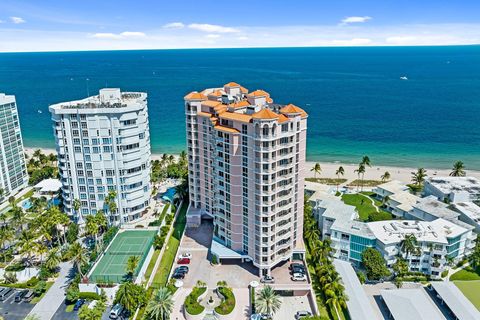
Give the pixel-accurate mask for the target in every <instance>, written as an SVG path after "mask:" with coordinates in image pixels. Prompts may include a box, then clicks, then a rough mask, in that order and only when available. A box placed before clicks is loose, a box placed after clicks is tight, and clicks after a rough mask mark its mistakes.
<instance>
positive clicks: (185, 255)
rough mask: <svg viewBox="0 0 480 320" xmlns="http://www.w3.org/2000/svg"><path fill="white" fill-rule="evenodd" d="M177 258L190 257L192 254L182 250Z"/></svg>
mask: <svg viewBox="0 0 480 320" xmlns="http://www.w3.org/2000/svg"><path fill="white" fill-rule="evenodd" d="M178 259H192V254H191V253H190V252H184V253H182V254H181V255H180V256H178Z"/></svg>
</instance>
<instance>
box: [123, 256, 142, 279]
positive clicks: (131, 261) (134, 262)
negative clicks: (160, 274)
mask: <svg viewBox="0 0 480 320" xmlns="http://www.w3.org/2000/svg"><path fill="white" fill-rule="evenodd" d="M139 263H140V257H139V256H130V257H128V260H127V264H126V266H125V271H127V273H128V275H129V276H130V277H132V276H133V273H134V272H135V270H137V267H138V264H139Z"/></svg>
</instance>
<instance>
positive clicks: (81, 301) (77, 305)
mask: <svg viewBox="0 0 480 320" xmlns="http://www.w3.org/2000/svg"><path fill="white" fill-rule="evenodd" d="M84 304H85V299H78V300H77V302H75V305H74V306H73V311H78V310H80V308H81V307H82V306H83V305H84Z"/></svg>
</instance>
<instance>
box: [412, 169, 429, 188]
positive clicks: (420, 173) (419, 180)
mask: <svg viewBox="0 0 480 320" xmlns="http://www.w3.org/2000/svg"><path fill="white" fill-rule="evenodd" d="M426 177H427V170H425V169H424V168H419V169H418V170H417V171H416V172H412V182H413V183H414V184H415V185H416V186H421V185H422V184H423V182H424V181H425V178H426Z"/></svg>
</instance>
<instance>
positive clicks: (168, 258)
mask: <svg viewBox="0 0 480 320" xmlns="http://www.w3.org/2000/svg"><path fill="white" fill-rule="evenodd" d="M187 208H188V203H186V202H184V203H183V205H182V207H181V208H180V212H179V213H178V217H177V220H176V221H175V223H174V224H173V233H172V235H171V236H170V238H169V239H168V242H167V244H166V248H165V251H164V252H163V256H162V260H161V261H160V265H159V266H158V269H157V273H156V274H155V277H154V278H153V283H152V287H154V288H161V287H165V286H166V285H167V282H168V275H169V274H170V270H171V269H172V266H173V262H174V260H175V256H176V255H177V250H178V246H179V245H180V239H181V237H182V234H183V230H184V229H185V225H186V215H187Z"/></svg>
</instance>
